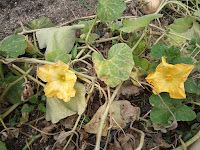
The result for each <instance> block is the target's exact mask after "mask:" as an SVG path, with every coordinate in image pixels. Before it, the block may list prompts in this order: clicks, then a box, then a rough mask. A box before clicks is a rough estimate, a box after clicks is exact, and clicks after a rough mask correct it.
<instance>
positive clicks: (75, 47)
mask: <svg viewBox="0 0 200 150" xmlns="http://www.w3.org/2000/svg"><path fill="white" fill-rule="evenodd" d="M77 45H78V44H76V45H75V46H74V47H73V49H72V52H71V54H72V60H74V59H75V58H76V55H77Z"/></svg>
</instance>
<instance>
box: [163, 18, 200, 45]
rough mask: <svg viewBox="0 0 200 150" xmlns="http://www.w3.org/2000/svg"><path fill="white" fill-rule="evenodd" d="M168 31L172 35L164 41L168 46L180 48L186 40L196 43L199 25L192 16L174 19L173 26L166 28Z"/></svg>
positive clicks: (199, 34)
mask: <svg viewBox="0 0 200 150" xmlns="http://www.w3.org/2000/svg"><path fill="white" fill-rule="evenodd" d="M168 30H169V31H170V32H171V33H173V34H174V35H173V36H172V37H171V38H170V37H169V38H167V40H166V42H168V44H170V45H174V46H177V47H178V46H181V45H182V44H183V43H185V42H186V38H188V39H190V40H191V39H197V41H198V42H199V40H200V25H199V23H198V22H196V19H195V17H192V16H186V17H184V18H179V19H176V20H175V21H174V23H173V24H171V25H169V26H168ZM176 34H177V36H176ZM181 36H182V37H183V38H182V37H181Z"/></svg>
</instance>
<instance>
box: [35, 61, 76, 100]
mask: <svg viewBox="0 0 200 150" xmlns="http://www.w3.org/2000/svg"><path fill="white" fill-rule="evenodd" d="M37 76H38V77H39V78H40V79H41V80H42V81H44V82H48V83H47V84H46V86H45V88H44V92H45V95H46V96H47V97H57V98H59V99H63V100H64V101H65V102H68V101H70V98H71V97H74V96H75V93H76V91H75V89H74V84H75V82H76V79H77V77H76V75H75V73H74V72H73V71H71V70H69V66H68V65H67V64H65V63H64V62H62V61H60V60H59V61H57V62H56V64H55V65H43V66H40V67H38V73H37Z"/></svg>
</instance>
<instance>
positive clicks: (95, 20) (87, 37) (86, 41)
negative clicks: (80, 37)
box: [85, 15, 97, 45]
mask: <svg viewBox="0 0 200 150" xmlns="http://www.w3.org/2000/svg"><path fill="white" fill-rule="evenodd" d="M96 22H97V15H96V17H95V19H94V22H93V24H92V26H91V28H90V30H89V32H88V34H87V36H86V38H85V44H86V45H89V44H88V39H89V36H90V33H91V32H92V29H93V28H94V25H95V24H96Z"/></svg>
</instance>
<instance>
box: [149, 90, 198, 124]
mask: <svg viewBox="0 0 200 150" xmlns="http://www.w3.org/2000/svg"><path fill="white" fill-rule="evenodd" d="M160 95H161V97H162V99H163V100H164V102H165V103H166V105H167V106H168V107H169V109H170V110H171V111H172V113H174V115H175V117H176V120H177V121H192V120H194V119H195V118H196V114H195V112H194V111H193V110H192V109H190V108H189V107H188V106H186V105H184V104H182V100H177V99H173V98H170V96H169V94H168V93H161V94H160ZM149 102H150V103H151V104H152V105H153V109H152V111H151V114H150V119H151V120H152V121H153V122H155V123H158V124H161V125H164V126H167V125H169V124H170V121H171V120H172V118H173V117H172V115H171V113H170V112H169V110H168V109H167V108H166V106H165V105H164V104H163V102H162V101H161V99H160V98H159V96H157V95H154V94H153V95H151V97H150V98H149Z"/></svg>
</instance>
